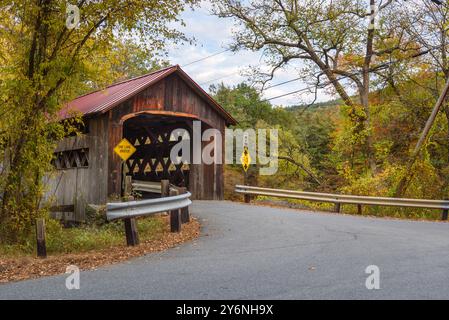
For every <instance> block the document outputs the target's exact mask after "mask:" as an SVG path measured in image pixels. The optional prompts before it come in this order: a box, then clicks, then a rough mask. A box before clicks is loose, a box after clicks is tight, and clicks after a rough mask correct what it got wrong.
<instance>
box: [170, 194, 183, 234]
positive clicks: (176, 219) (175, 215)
mask: <svg viewBox="0 0 449 320" xmlns="http://www.w3.org/2000/svg"><path fill="white" fill-rule="evenodd" d="M178 194H179V191H178V190H174V189H171V190H170V197H171V196H177V195H178ZM179 211H180V210H179V209H175V210H170V232H181V217H180V212H179Z"/></svg>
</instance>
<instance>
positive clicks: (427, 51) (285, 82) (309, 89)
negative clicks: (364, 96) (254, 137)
mask: <svg viewBox="0 0 449 320" xmlns="http://www.w3.org/2000/svg"><path fill="white" fill-rule="evenodd" d="M441 47H442V46H441V45H439V46H433V47H431V48H430V49H428V50H426V51H424V52H420V53H418V54H416V55H414V56H411V57H408V58H406V59H397V60H394V61H389V62H386V63H384V64H382V65H380V66H378V67H375V68H374V69H372V70H382V69H385V68H386V67H388V66H390V65H393V64H397V63H399V62H402V61H405V60H408V59H410V58H416V57H419V56H422V55H425V54H427V53H429V52H430V51H432V50H435V49H438V48H441ZM362 72H363V71H362V70H359V71H356V72H353V73H350V74H348V75H345V76H341V77H339V78H336V79H335V80H334V81H330V80H329V81H326V82H324V83H322V84H319V85H318V86H315V87H307V88H303V89H299V90H295V91H291V92H288V93H284V94H281V95H279V96H275V97H271V98H268V99H264V100H262V102H265V101H270V100H274V99H279V98H282V97H286V96H289V95H292V94H295V93H299V92H303V91H312V90H313V89H315V88H319V89H322V88H324V87H326V86H328V85H330V84H332V83H333V82H337V81H340V80H343V79H346V78H349V77H351V76H355V75H359V74H361V73H362ZM300 79H301V78H295V79H291V80H287V81H284V82H280V83H277V84H275V85H272V86H269V87H267V88H265V89H264V90H268V89H270V88H274V87H277V86H281V85H284V84H287V83H290V82H293V81H297V80H300Z"/></svg>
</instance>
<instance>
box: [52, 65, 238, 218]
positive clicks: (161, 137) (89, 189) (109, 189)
mask: <svg viewBox="0 0 449 320" xmlns="http://www.w3.org/2000/svg"><path fill="white" fill-rule="evenodd" d="M72 111H77V112H81V113H82V116H83V119H84V129H83V134H81V135H78V136H73V137H68V138H65V139H64V140H63V141H61V142H60V143H59V145H58V147H57V149H56V153H55V160H54V165H55V166H56V168H57V174H56V177H54V178H52V179H51V181H50V187H51V188H50V189H51V190H50V191H49V194H50V195H54V199H55V201H56V205H57V206H59V207H61V208H63V207H65V208H68V207H71V206H73V207H74V211H73V213H72V214H68V216H66V218H67V219H69V220H72V219H73V220H83V219H84V217H85V209H86V205H87V204H104V203H106V202H107V200H108V198H111V197H118V196H120V195H121V194H122V192H123V181H124V175H130V176H132V177H133V178H134V179H136V180H146V181H154V182H158V181H160V180H161V179H169V180H170V182H171V183H173V184H175V185H178V186H185V187H187V189H188V190H189V191H190V192H191V193H192V197H193V199H222V198H223V166H222V165H221V164H210V165H206V164H191V162H192V161H190V163H181V164H178V165H174V164H173V163H171V161H170V157H169V155H170V150H171V148H172V146H173V145H174V144H175V143H177V141H172V139H170V133H171V132H172V130H173V129H175V128H183V129H186V130H188V131H189V132H190V136H191V137H192V125H193V121H194V120H199V121H201V128H202V130H203V131H204V130H206V129H208V128H215V129H218V130H219V131H220V132H221V133H222V134H223V135H222V137H224V129H225V127H226V126H228V125H232V124H235V120H234V119H233V118H232V117H231V115H230V114H229V113H227V112H226V111H225V110H224V109H223V108H222V107H221V106H220V105H219V104H218V103H217V102H216V101H214V100H213V99H212V98H211V97H210V96H209V95H208V94H207V93H206V92H205V91H204V90H203V89H202V88H201V87H200V86H199V85H198V84H196V83H195V81H193V80H192V79H191V78H190V77H189V76H188V75H187V74H186V73H185V72H184V71H183V70H182V69H181V68H180V67H179V66H172V67H168V68H165V69H161V70H158V71H156V72H152V73H150V74H147V75H144V76H140V77H137V78H133V79H130V80H126V81H123V82H119V83H116V84H113V85H111V86H109V87H107V88H105V89H103V90H99V91H95V92H92V93H89V94H86V95H83V96H80V97H78V98H76V99H75V100H73V101H71V102H69V103H68V104H67V105H66V106H65V108H64V109H63V111H62V116H63V117H68V116H69V114H70V112H72ZM122 138H126V139H127V140H129V141H130V142H131V143H132V144H133V145H134V146H135V148H136V149H137V151H136V152H135V153H134V154H133V155H132V156H131V157H130V158H129V159H128V160H127V161H126V162H123V161H122V160H121V159H120V157H119V156H118V155H117V154H115V153H114V151H113V149H114V147H115V146H116V145H117V144H118V143H119V142H120V141H121V140H122ZM223 140H224V139H223ZM222 147H223V148H224V141H223V143H222ZM223 155H224V152H223Z"/></svg>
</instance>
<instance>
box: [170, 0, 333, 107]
mask: <svg viewBox="0 0 449 320" xmlns="http://www.w3.org/2000/svg"><path fill="white" fill-rule="evenodd" d="M210 8H211V5H210V4H209V3H208V2H207V1H203V2H202V3H201V6H200V7H199V8H195V10H193V11H192V10H190V9H189V10H186V11H185V12H184V13H183V14H182V15H181V18H182V20H183V21H184V22H185V24H186V26H185V27H182V26H180V25H177V26H176V27H177V28H178V29H179V30H180V31H182V32H184V34H185V35H187V36H188V37H193V38H195V39H196V41H195V44H193V45H191V44H183V45H177V46H175V45H171V46H169V48H168V59H169V60H170V62H171V63H172V64H179V65H180V66H181V67H182V69H183V70H184V71H185V72H187V73H188V74H189V75H190V76H191V77H192V78H193V80H195V81H196V82H197V83H198V84H200V85H201V86H202V87H203V89H205V90H206V91H208V89H209V86H210V85H211V84H214V83H220V82H223V83H224V84H225V85H229V86H234V85H237V84H238V83H241V82H242V81H245V80H248V78H247V77H245V76H244V75H242V72H244V71H245V70H247V69H248V67H249V66H250V65H251V66H256V65H261V66H262V67H264V64H263V61H262V59H261V57H262V54H261V52H250V51H246V50H243V51H238V52H230V51H227V52H224V53H220V54H217V55H214V54H216V53H219V52H222V51H224V50H226V49H227V48H228V46H229V44H231V43H232V30H233V29H234V28H235V26H234V22H233V21H232V20H231V19H223V18H218V17H216V16H214V15H212V14H211V13H210ZM211 55H214V56H212V57H210V58H207V59H205V60H202V61H199V62H196V63H192V64H190V63H191V62H193V61H197V60H199V59H203V58H205V57H209V56H211ZM297 72H298V71H297V70H296V69H295V68H293V67H291V68H288V69H286V70H281V71H279V72H277V73H276V74H275V77H274V79H273V80H272V81H271V82H270V83H269V84H267V86H269V85H275V84H277V83H280V82H283V81H287V80H291V79H294V78H297V77H298V73H297ZM217 79H218V80H217ZM214 80H215V81H214ZM306 87H307V84H306V83H304V82H301V81H294V82H291V83H288V84H285V85H281V86H277V87H274V88H272V89H268V90H265V91H264V92H263V93H262V96H263V98H264V99H269V98H272V97H276V96H279V95H282V94H286V93H289V92H292V91H296V90H300V89H302V88H306ZM330 99H332V96H330V95H328V94H326V93H325V92H322V91H321V92H319V95H318V99H317V101H318V102H320V101H327V100H330ZM312 100H313V95H311V94H308V93H306V94H304V93H302V94H301V95H299V94H293V95H289V96H286V97H283V98H278V99H273V100H270V102H271V103H272V104H273V105H283V106H289V105H297V104H301V103H309V102H311V101H312Z"/></svg>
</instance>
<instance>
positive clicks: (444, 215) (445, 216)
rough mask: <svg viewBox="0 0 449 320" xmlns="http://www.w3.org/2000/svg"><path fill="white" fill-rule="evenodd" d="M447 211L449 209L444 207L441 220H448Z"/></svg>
mask: <svg viewBox="0 0 449 320" xmlns="http://www.w3.org/2000/svg"><path fill="white" fill-rule="evenodd" d="M447 213H448V209H443V212H442V214H441V220H443V221H446V220H447Z"/></svg>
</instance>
